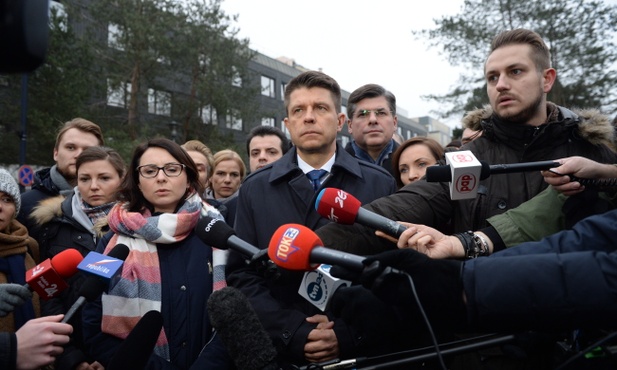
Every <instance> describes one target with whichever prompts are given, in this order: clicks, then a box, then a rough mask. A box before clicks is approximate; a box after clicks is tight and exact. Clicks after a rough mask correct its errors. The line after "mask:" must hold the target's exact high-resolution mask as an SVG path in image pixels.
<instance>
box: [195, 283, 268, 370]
mask: <svg viewBox="0 0 617 370" xmlns="http://www.w3.org/2000/svg"><path fill="white" fill-rule="evenodd" d="M207 308H208V314H209V316H210V321H211V322H212V326H213V327H214V328H215V329H216V331H217V334H218V335H220V336H221V340H222V341H223V344H225V347H227V351H228V352H229V356H230V357H231V358H232V359H233V360H234V363H235V365H236V368H238V369H243V370H276V369H279V366H278V365H277V363H276V350H275V349H274V345H273V344H272V340H271V339H270V336H269V335H268V333H267V332H266V330H265V329H264V327H263V325H261V322H260V321H259V318H258V317H257V314H256V313H255V310H254V309H253V307H252V306H251V304H250V303H249V301H248V299H247V298H246V297H245V296H244V294H242V292H241V291H239V290H238V289H236V288H232V287H225V288H223V289H221V290H217V291H215V292H213V293H212V294H211V295H210V298H208V304H207Z"/></svg>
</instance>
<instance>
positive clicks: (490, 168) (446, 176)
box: [426, 150, 560, 200]
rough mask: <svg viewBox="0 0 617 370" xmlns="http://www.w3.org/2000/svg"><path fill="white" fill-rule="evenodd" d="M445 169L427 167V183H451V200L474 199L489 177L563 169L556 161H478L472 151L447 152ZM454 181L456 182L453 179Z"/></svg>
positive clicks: (441, 167) (443, 167)
mask: <svg viewBox="0 0 617 370" xmlns="http://www.w3.org/2000/svg"><path fill="white" fill-rule="evenodd" d="M445 156H446V163H447V164H446V165H445V166H430V167H427V168H426V181H428V182H445V181H448V182H450V198H451V199H452V200H458V199H473V198H475V196H476V193H477V190H478V185H479V182H480V181H481V180H484V179H486V178H488V177H489V176H490V175H497V174H503V173H516V172H528V171H542V170H548V169H549V168H553V167H558V166H560V163H559V162H556V161H539V162H526V163H511V164H495V165H489V164H487V163H486V162H483V161H478V160H477V159H476V157H475V156H474V155H473V153H472V152H471V151H469V150H462V151H458V152H449V153H446V155H445ZM453 179H454V180H453Z"/></svg>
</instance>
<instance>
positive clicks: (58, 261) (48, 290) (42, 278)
mask: <svg viewBox="0 0 617 370" xmlns="http://www.w3.org/2000/svg"><path fill="white" fill-rule="evenodd" d="M83 259H84V258H83V257H82V255H81V253H79V251H78V250H77V249H73V248H69V249H65V250H63V251H62V252H60V253H58V254H56V255H55V256H53V257H52V258H48V259H46V260H45V261H43V262H41V263H39V264H38V265H36V266H34V267H33V268H31V269H30V270H28V271H26V284H25V285H24V286H25V287H27V288H28V289H30V290H31V291H33V292H36V293H37V294H38V295H39V297H41V298H42V299H45V300H48V299H51V298H53V297H55V296H57V295H58V294H60V293H61V292H62V291H63V290H65V289H66V288H68V287H69V286H68V284H67V283H66V282H65V281H64V279H66V278H69V277H71V276H73V275H74V274H75V273H76V272H77V266H78V265H79V263H80V262H81V261H82V260H83Z"/></svg>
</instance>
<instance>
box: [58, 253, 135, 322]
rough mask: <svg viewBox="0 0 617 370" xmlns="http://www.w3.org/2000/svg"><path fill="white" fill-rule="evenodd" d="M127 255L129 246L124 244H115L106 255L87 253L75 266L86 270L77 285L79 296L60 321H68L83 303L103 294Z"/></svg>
mask: <svg viewBox="0 0 617 370" xmlns="http://www.w3.org/2000/svg"><path fill="white" fill-rule="evenodd" d="M128 255H129V247H127V246H126V245H124V244H117V245H116V246H115V247H114V248H113V249H112V250H111V251H110V252H109V254H107V255H103V254H100V253H96V252H90V253H88V255H86V258H84V260H83V261H82V262H81V263H80V264H79V266H77V268H79V269H80V270H82V271H84V272H88V277H87V278H86V279H85V280H84V282H83V284H82V285H81V286H80V287H79V298H77V300H76V301H75V303H73V305H72V306H71V307H70V308H69V310H68V311H67V312H66V314H65V315H64V318H63V319H62V321H61V322H64V323H65V322H68V321H69V320H70V319H71V318H72V317H73V315H75V313H77V311H78V310H79V309H80V308H81V306H83V305H84V303H86V302H91V301H93V300H95V299H96V298H97V297H98V296H99V295H101V294H103V292H104V291H105V290H106V289H107V288H108V287H109V284H110V282H111V280H112V279H113V278H114V277H115V276H116V275H117V274H119V273H121V268H122V264H123V263H124V260H125V259H126V257H127V256H128ZM110 257H111V258H110ZM93 272H96V274H94V273H93Z"/></svg>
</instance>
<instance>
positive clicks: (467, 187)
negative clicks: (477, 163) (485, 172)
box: [456, 173, 477, 193]
mask: <svg viewBox="0 0 617 370" xmlns="http://www.w3.org/2000/svg"><path fill="white" fill-rule="evenodd" d="M476 181H477V180H476V177H475V176H474V175H473V174H470V173H466V174H463V175H462V176H460V177H459V178H458V179H456V190H457V191H458V192H459V193H469V192H470V191H472V190H473V189H475V187H476Z"/></svg>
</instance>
